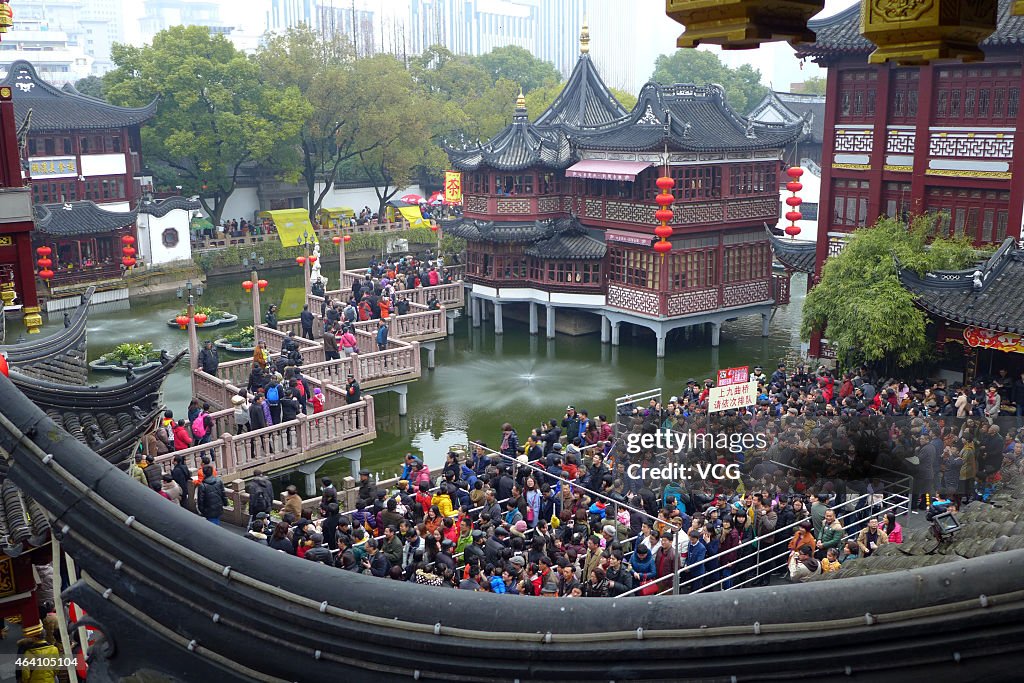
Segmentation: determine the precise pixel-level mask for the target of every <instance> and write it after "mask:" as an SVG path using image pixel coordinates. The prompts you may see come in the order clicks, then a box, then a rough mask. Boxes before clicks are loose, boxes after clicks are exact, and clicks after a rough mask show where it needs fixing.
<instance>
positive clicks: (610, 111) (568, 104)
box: [534, 54, 628, 128]
mask: <svg viewBox="0 0 1024 683" xmlns="http://www.w3.org/2000/svg"><path fill="white" fill-rule="evenodd" d="M627 113H628V112H627V111H626V109H625V107H623V106H622V105H621V104H620V103H619V101H618V100H617V99H615V95H613V94H612V92H611V90H609V89H608V86H607V85H605V83H604V81H603V80H602V79H601V76H600V75H599V74H598V73H597V68H596V67H595V66H594V63H593V62H592V61H591V60H590V55H589V54H581V55H580V57H579V59H578V60H576V66H575V67H573V70H572V73H571V74H569V80H567V81H566V82H565V87H564V88H562V92H561V93H559V94H558V97H556V98H555V101H554V102H552V103H551V106H549V107H548V108H547V109H546V110H544V113H543V114H541V115H540V116H538V117H537V120H536V121H534V124H536V125H538V126H548V125H562V126H568V127H570V128H580V127H582V126H598V125H601V124H602V123H608V122H609V121H614V120H615V119H619V118H622V117H623V116H625V115H626V114H627Z"/></svg>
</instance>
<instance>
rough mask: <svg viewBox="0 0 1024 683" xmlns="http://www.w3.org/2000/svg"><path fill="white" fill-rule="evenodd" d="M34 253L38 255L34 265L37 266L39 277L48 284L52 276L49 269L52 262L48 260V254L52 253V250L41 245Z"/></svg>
mask: <svg viewBox="0 0 1024 683" xmlns="http://www.w3.org/2000/svg"><path fill="white" fill-rule="evenodd" d="M36 253H37V254H39V259H38V260H37V261H36V264H37V265H38V266H39V277H41V278H42V279H43V280H44V281H45V282H49V281H50V280H51V279H52V278H53V275H54V273H53V271H52V270H51V269H50V266H52V265H53V261H51V260H50V254H52V253H53V249H51V248H50V247H48V246H46V245H43V246H41V247H38V248H37V249H36Z"/></svg>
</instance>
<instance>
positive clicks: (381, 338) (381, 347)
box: [377, 320, 388, 351]
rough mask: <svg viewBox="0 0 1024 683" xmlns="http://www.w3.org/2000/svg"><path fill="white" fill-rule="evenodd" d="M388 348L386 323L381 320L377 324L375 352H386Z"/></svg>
mask: <svg viewBox="0 0 1024 683" xmlns="http://www.w3.org/2000/svg"><path fill="white" fill-rule="evenodd" d="M387 348H388V323H387V321H386V320H381V321H379V322H378V323H377V350H378V351H386V350H387Z"/></svg>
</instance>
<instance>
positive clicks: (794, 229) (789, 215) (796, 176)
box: [786, 166, 804, 238]
mask: <svg viewBox="0 0 1024 683" xmlns="http://www.w3.org/2000/svg"><path fill="white" fill-rule="evenodd" d="M803 174H804V169H802V168H800V167H799V166H791V167H790V168H788V169H786V175H788V176H789V177H790V178H792V180H790V181H789V182H788V183H786V189H787V190H789V191H790V192H792V193H793V196H792V197H786V205H787V206H789V207H790V208H791V209H792V210H791V211H787V212H786V220H787V221H789V225H787V226H786V234H787V235H789V236H790V237H794V238H795V237H796V236H797V235H799V234H800V227H799V226H798V225H797V224H796V222H797V221H798V220H800V219H801V218H803V215H802V214H801V213H800V212H799V211H798V210H797V207H799V206H800V205H801V204H803V201H804V200H802V199H800V197H797V196H796V193H797V192H799V191H800V190H802V189H804V185H803V183H801V182H798V181H799V180H800V176H802V175H803Z"/></svg>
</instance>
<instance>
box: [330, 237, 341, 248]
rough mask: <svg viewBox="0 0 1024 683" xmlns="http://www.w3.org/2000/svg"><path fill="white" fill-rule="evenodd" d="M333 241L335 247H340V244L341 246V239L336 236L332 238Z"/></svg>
mask: <svg viewBox="0 0 1024 683" xmlns="http://www.w3.org/2000/svg"><path fill="white" fill-rule="evenodd" d="M331 241H332V242H334V246H338V245H339V244H341V237H339V236H338V235H335V236H334V237H332V238H331Z"/></svg>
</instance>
